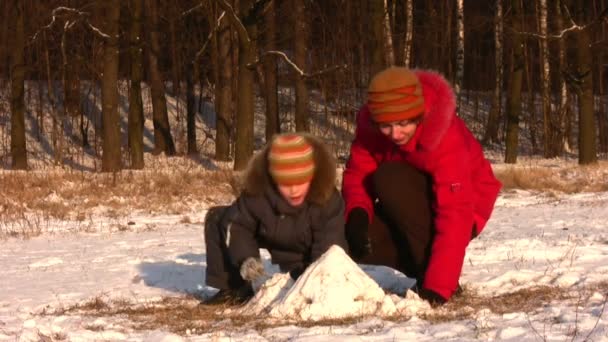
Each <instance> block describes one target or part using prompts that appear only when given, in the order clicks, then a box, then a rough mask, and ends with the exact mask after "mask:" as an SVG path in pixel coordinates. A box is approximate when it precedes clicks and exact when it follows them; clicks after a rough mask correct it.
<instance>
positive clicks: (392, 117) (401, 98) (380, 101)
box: [367, 67, 424, 122]
mask: <svg viewBox="0 0 608 342" xmlns="http://www.w3.org/2000/svg"><path fill="white" fill-rule="evenodd" d="M367 106H368V107H369V110H370V112H371V117H372V120H373V121H375V122H393V121H401V120H407V119H412V118H415V117H418V116H420V115H422V114H423V113H424V97H423V96H422V86H421V85H420V81H418V77H416V74H414V72H412V71H411V70H409V69H407V68H403V67H390V68H388V69H385V70H384V71H381V72H379V73H377V74H376V75H375V76H374V77H373V78H372V80H371V82H370V84H369V88H368V90H367Z"/></svg>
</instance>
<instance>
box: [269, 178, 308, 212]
mask: <svg viewBox="0 0 608 342" xmlns="http://www.w3.org/2000/svg"><path fill="white" fill-rule="evenodd" d="M277 187H278V188H279V193H280V194H281V196H283V198H284V199H285V200H286V201H287V203H289V205H291V206H292V207H297V206H299V205H301V204H302V203H304V200H306V195H308V190H309V189H310V181H308V182H306V183H302V184H296V185H277Z"/></svg>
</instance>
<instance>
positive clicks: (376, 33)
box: [368, 0, 386, 76]
mask: <svg viewBox="0 0 608 342" xmlns="http://www.w3.org/2000/svg"><path fill="white" fill-rule="evenodd" d="M368 6H369V12H370V14H369V17H370V20H371V36H370V37H369V44H370V47H369V49H370V51H371V54H372V55H371V61H370V62H371V65H370V75H372V76H373V75H375V74H376V73H378V72H380V71H382V70H383V69H384V68H385V67H386V62H385V60H386V59H385V58H384V54H385V50H384V5H383V4H382V2H380V1H379V0H368Z"/></svg>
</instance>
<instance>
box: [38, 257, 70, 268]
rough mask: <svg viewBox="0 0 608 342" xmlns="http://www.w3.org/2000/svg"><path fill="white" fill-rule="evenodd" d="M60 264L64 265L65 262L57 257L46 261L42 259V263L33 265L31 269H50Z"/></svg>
mask: <svg viewBox="0 0 608 342" xmlns="http://www.w3.org/2000/svg"><path fill="white" fill-rule="evenodd" d="M59 264H63V260H61V259H59V258H57V257H51V258H46V259H42V260H40V261H37V262H34V263H31V264H30V268H39V267H49V266H53V265H59Z"/></svg>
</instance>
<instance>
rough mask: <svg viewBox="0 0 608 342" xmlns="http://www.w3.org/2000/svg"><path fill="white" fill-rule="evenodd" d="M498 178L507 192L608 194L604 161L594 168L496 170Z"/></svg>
mask: <svg viewBox="0 0 608 342" xmlns="http://www.w3.org/2000/svg"><path fill="white" fill-rule="evenodd" d="M494 172H495V174H496V177H497V178H498V179H499V180H500V181H501V182H502V183H503V189H504V190H509V189H523V190H536V191H551V192H562V193H567V194H572V193H578V192H599V191H608V182H607V181H606V179H608V162H606V161H600V162H599V163H598V164H596V165H590V166H565V167H560V168H556V167H549V166H542V165H536V166H522V165H514V166H504V167H502V168H495V170H494Z"/></svg>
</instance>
